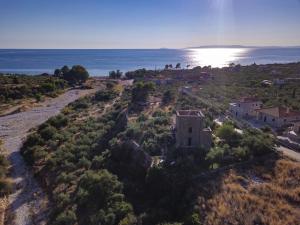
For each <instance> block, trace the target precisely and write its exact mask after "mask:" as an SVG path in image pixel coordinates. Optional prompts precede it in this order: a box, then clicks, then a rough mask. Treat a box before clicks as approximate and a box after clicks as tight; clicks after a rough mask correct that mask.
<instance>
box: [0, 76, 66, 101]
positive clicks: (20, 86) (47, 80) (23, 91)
mask: <svg viewBox="0 0 300 225" xmlns="http://www.w3.org/2000/svg"><path fill="white" fill-rule="evenodd" d="M66 87H67V83H66V82H65V81H64V80H61V79H59V78H56V77H51V76H28V75H3V74H0V104H1V103H9V102H11V101H14V100H19V99H24V98H36V99H37V100H40V99H41V97H42V96H50V97H52V96H56V95H57V94H58V93H60V92H61V91H62V90H63V89H64V88H66Z"/></svg>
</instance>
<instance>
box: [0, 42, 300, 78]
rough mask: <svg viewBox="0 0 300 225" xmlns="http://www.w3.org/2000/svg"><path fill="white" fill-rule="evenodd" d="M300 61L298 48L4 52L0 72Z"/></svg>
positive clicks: (101, 72)
mask: <svg viewBox="0 0 300 225" xmlns="http://www.w3.org/2000/svg"><path fill="white" fill-rule="evenodd" d="M299 61H300V47H297V48H198V49H155V50H154V49H153V50H149V49H147V50H99V49H91V50H42V49H41V50H32V49H27V50H21V49H19V50H15V49H0V72H8V73H25V74H32V75H34V74H40V73H44V72H46V73H52V72H53V70H54V69H55V68H60V67H62V66H63V65H69V66H72V65H75V64H80V65H83V66H85V67H86V68H87V69H88V71H89V72H90V74H91V75H93V76H97V75H107V74H108V71H111V70H116V69H120V70H121V71H123V72H126V71H129V70H135V69H139V68H147V69H155V68H156V69H161V68H164V65H165V64H173V65H175V64H176V63H178V62H179V63H181V65H182V66H183V67H185V66H187V65H190V66H191V67H195V66H208V65H211V66H213V67H223V66H227V65H228V64H229V63H231V62H233V63H240V64H242V65H248V64H252V63H254V62H255V63H256V64H267V63H287V62H299Z"/></svg>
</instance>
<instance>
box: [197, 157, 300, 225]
mask: <svg viewBox="0 0 300 225" xmlns="http://www.w3.org/2000/svg"><path fill="white" fill-rule="evenodd" d="M195 209H197V211H198V212H199V215H200V218H202V222H203V224H207V225H211V224H213V225H218V224H220V225H224V224H245V225H250V224H251V225H252V224H270V225H296V224H299V223H300V164H299V163H297V162H293V161H291V160H289V159H283V158H279V159H275V158H272V159H268V160H267V161H265V162H258V163H256V164H255V165H253V166H251V167H250V168H247V167H245V168H243V169H232V170H230V171H228V172H227V173H225V174H223V175H220V176H218V177H217V178H214V179H211V180H209V181H207V182H206V183H204V184H203V183H201V187H200V188H199V196H198V202H197V205H196V206H195Z"/></svg>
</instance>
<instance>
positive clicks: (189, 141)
mask: <svg viewBox="0 0 300 225" xmlns="http://www.w3.org/2000/svg"><path fill="white" fill-rule="evenodd" d="M188 146H192V138H189V139H188Z"/></svg>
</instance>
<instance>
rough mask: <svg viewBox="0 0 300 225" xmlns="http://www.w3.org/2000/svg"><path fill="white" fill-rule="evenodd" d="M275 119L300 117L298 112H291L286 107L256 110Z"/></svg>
mask: <svg viewBox="0 0 300 225" xmlns="http://www.w3.org/2000/svg"><path fill="white" fill-rule="evenodd" d="M257 111H258V112H262V113H265V114H267V115H271V116H274V117H277V118H283V117H293V116H300V111H296V110H292V109H289V108H286V107H282V106H280V107H271V108H264V109H259V110H257Z"/></svg>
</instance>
